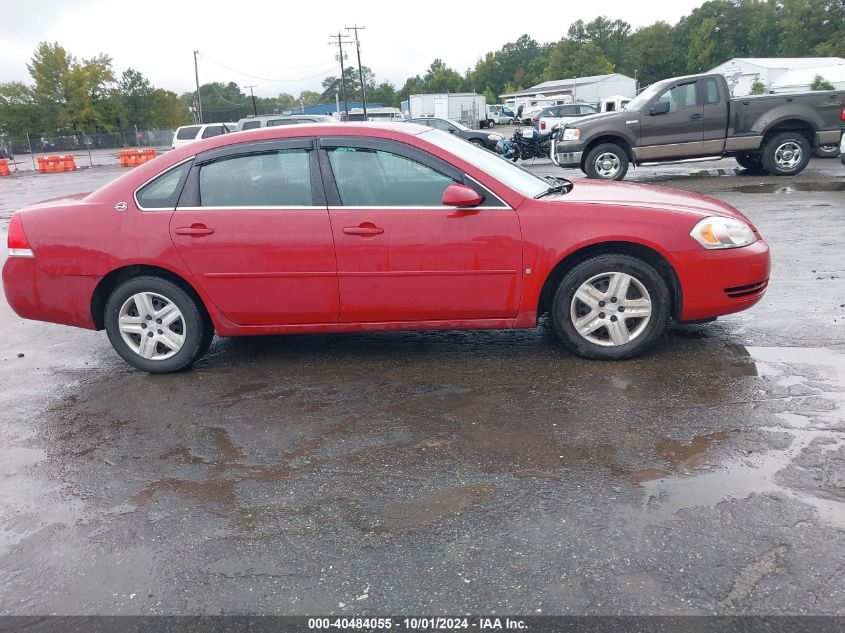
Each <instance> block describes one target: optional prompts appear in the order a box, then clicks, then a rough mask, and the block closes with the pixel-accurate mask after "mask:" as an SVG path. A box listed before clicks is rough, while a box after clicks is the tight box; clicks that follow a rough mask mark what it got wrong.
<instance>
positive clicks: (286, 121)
mask: <svg viewBox="0 0 845 633" xmlns="http://www.w3.org/2000/svg"><path fill="white" fill-rule="evenodd" d="M294 123H296V121H294V120H293V119H270V120H269V121H267V127H275V126H276V125H293V124H294Z"/></svg>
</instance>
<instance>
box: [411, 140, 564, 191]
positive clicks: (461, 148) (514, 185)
mask: <svg viewBox="0 0 845 633" xmlns="http://www.w3.org/2000/svg"><path fill="white" fill-rule="evenodd" d="M420 138H422V139H424V140H426V141H428V142H429V143H432V144H434V145H437V147H440V148H442V149H445V150H446V151H447V152H449V153H450V154H454V155H455V156H457V157H458V158H462V159H463V160H465V161H467V162H468V163H471V164H473V165H475V166H476V167H478V168H479V169H480V170H481V171H483V172H485V173H487V174H490V176H492V177H493V178H495V179H497V180H500V181H501V182H502V183H504V184H505V185H507V186H508V187H510V188H511V189H513V190H514V191H518V192H519V193H521V194H522V195H523V196H526V197H531V198H533V197H534V196H537V195H539V194H541V193H543V192H544V191H546V190H547V189H548V188H549V183H548V182H547V181H545V180H543V179H542V178H540V177H539V176H535V175H534V174H532V173H531V172H530V171H528V170H527V169H523V168H522V167H519V166H518V165H515V164H514V163H512V162H510V161H508V160H505V159H504V158H502V157H501V156H499V155H498V154H494V153H493V152H488V151H487V150H486V149H481V148H480V147H478V146H477V145H473V144H472V143H469V142H467V141H465V140H463V139H462V138H457V137H455V136H453V135H452V134H449V133H448V132H443V131H441V130H435V129H430V130H427V131H425V132H423V133H421V134H420Z"/></svg>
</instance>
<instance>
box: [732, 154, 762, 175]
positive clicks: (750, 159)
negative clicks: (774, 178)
mask: <svg viewBox="0 0 845 633" xmlns="http://www.w3.org/2000/svg"><path fill="white" fill-rule="evenodd" d="M734 158H735V159H736V162H737V163H738V164H739V166H740V167H742V168H743V169H747V170H748V171H750V172H752V173H758V174H759V173H761V172H764V171H766V170H765V169H763V163H762V162H760V156H759V155H757V156H754V155H753V154H737V155H736V156H734Z"/></svg>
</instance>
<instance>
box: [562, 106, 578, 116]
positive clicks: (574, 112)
mask: <svg viewBox="0 0 845 633" xmlns="http://www.w3.org/2000/svg"><path fill="white" fill-rule="evenodd" d="M578 108H579V106H577V105H566V106H560V112H561V116H578V114H579V110H578Z"/></svg>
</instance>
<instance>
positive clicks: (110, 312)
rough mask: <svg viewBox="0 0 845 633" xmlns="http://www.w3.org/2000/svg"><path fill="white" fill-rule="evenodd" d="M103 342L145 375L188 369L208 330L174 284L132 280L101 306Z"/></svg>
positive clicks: (207, 337) (207, 323) (201, 349)
mask: <svg viewBox="0 0 845 633" xmlns="http://www.w3.org/2000/svg"><path fill="white" fill-rule="evenodd" d="M104 316H105V319H104V321H105V326H106V333H107V334H108V337H109V341H110V342H111V344H112V347H114V349H115V351H116V352H117V353H118V354H119V355H120V356H121V357H122V358H123V360H125V361H126V362H127V363H129V364H130V365H132V366H133V367H136V368H138V369H141V370H143V371H147V372H151V373H168V372H174V371H180V370H182V369H185V368H186V367H190V365H191V364H193V363H194V362H195V361H196V360H198V359H199V358H200V357H201V356H202V355H203V354H205V352H206V351H208V347H209V345H211V340H212V338H213V336H214V327H213V326H212V324H211V320H210V319H209V318H208V315H207V314H206V312H205V310H204V309H203V307H202V306H201V305H199V304H198V302H197V301H196V300H195V299H194V298H193V297H191V296H190V295H189V294H188V293H187V292H185V291H184V290H183V289H182V288H180V287H179V286H178V285H176V284H175V283H173V282H171V281H168V280H166V279H162V278H160V277H151V276H145V277H135V278H133V279H129V280H128V281H125V282H124V283H122V284H121V285H119V286H118V287H117V288H116V289H115V290H114V291H113V292H112V294H111V296H110V297H109V300H108V301H107V302H106V309H105V315H104Z"/></svg>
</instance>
